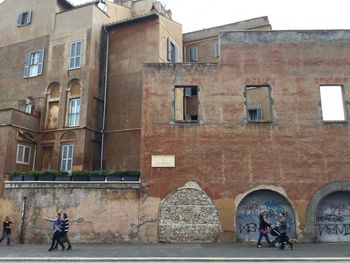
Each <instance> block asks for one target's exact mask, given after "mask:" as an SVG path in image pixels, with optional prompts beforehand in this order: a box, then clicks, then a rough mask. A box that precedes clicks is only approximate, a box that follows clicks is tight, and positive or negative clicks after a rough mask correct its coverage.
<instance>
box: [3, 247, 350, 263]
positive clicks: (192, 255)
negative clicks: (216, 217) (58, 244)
mask: <svg viewBox="0 0 350 263" xmlns="http://www.w3.org/2000/svg"><path fill="white" fill-rule="evenodd" d="M48 248H49V245H17V244H14V245H11V246H6V245H4V244H3V243H2V244H1V245H0V262H51V263H53V262H104V263H107V262H129V263H130V262H245V263H247V262H350V243H317V244H295V246H294V249H293V250H279V249H277V248H268V247H266V246H265V247H264V246H263V247H262V248H257V247H256V246H255V245H254V244H238V243H234V244H113V245H112V244H110V245H106V244H104V245H101V244H73V249H72V250H69V251H67V250H65V251H61V249H58V250H56V251H52V252H49V251H48Z"/></svg>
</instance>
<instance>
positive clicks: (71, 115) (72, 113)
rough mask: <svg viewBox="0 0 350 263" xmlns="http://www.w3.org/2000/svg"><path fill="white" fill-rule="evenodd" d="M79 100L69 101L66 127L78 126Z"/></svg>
mask: <svg viewBox="0 0 350 263" xmlns="http://www.w3.org/2000/svg"><path fill="white" fill-rule="evenodd" d="M79 116H80V98H77V99H70V100H69V111H68V127H74V126H79Z"/></svg>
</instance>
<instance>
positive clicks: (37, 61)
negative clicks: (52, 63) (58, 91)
mask: <svg viewBox="0 0 350 263" xmlns="http://www.w3.org/2000/svg"><path fill="white" fill-rule="evenodd" d="M44 53H45V52H44V49H39V50H36V51H33V52H29V53H27V54H26V55H25V61H24V72H23V77H24V78H31V77H36V76H39V75H41V74H43V67H44V55H45V54H44Z"/></svg>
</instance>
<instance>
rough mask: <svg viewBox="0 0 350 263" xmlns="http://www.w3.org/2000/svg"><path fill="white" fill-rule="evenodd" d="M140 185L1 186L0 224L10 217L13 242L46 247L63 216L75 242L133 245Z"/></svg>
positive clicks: (55, 184) (45, 184)
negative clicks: (62, 214)
mask: <svg viewBox="0 0 350 263" xmlns="http://www.w3.org/2000/svg"><path fill="white" fill-rule="evenodd" d="M139 194H140V183H139V182H135V183H129V182H127V183H124V182H118V183H108V182H104V183H88V182H86V183H84V182H67V183H62V182H59V183H57V182H5V188H4V193H3V196H2V198H1V199H0V219H1V220H3V218H4V217H5V216H6V215H9V216H11V217H12V218H13V221H14V224H13V240H14V242H15V243H16V242H19V241H23V242H24V243H48V242H49V241H50V239H51V236H52V223H49V222H47V221H46V220H45V219H44V217H46V216H47V217H51V218H54V217H55V215H56V213H57V212H59V211H62V210H63V211H64V212H66V213H67V214H68V216H69V219H70V231H69V236H70V239H71V242H73V243H118V242H133V241H137V238H138V226H139V214H138V213H139Z"/></svg>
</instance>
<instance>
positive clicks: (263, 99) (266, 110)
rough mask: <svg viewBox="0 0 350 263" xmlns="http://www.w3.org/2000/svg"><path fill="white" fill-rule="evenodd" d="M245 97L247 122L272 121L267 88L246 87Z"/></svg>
mask: <svg viewBox="0 0 350 263" xmlns="http://www.w3.org/2000/svg"><path fill="white" fill-rule="evenodd" d="M245 96H246V109H247V121H248V122H270V121H272V116H271V115H272V114H271V111H272V110H271V98H270V87H269V86H247V87H246V88H245Z"/></svg>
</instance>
